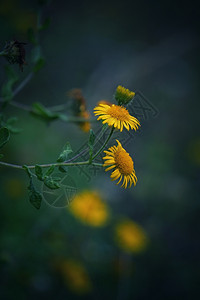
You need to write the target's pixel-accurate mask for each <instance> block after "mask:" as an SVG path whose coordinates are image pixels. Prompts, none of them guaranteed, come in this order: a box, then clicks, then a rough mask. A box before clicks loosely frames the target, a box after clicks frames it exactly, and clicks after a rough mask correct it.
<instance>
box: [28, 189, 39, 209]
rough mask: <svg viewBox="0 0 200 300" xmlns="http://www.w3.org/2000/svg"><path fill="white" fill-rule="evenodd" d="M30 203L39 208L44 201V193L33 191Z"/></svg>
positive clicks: (30, 195)
mask: <svg viewBox="0 0 200 300" xmlns="http://www.w3.org/2000/svg"><path fill="white" fill-rule="evenodd" d="M29 201H30V203H31V204H32V205H33V206H34V207H35V208H37V209H40V206H41V202H42V195H41V193H39V192H37V191H31V192H30V194H29Z"/></svg>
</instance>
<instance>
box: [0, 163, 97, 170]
mask: <svg viewBox="0 0 200 300" xmlns="http://www.w3.org/2000/svg"><path fill="white" fill-rule="evenodd" d="M0 165H1V166H6V167H10V168H15V169H20V170H24V168H23V166H21V165H15V164H10V163H6V162H3V161H0ZM83 165H89V161H80V162H74V163H64V162H63V163H53V164H43V165H39V166H40V167H41V168H49V167H51V166H55V167H60V166H66V167H67V166H83ZM92 165H93V166H97V167H101V166H102V164H99V163H92ZM27 167H28V168H29V169H35V166H27Z"/></svg>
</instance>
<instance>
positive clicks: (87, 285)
mask: <svg viewBox="0 0 200 300" xmlns="http://www.w3.org/2000/svg"><path fill="white" fill-rule="evenodd" d="M60 270H61V273H62V275H63V277H64V280H65V282H66V284H67V286H68V287H69V288H70V289H71V290H72V291H74V292H76V293H78V294H84V293H88V292H90V290H91V288H92V285H91V281H90V278H89V276H88V273H87V271H86V269H85V268H84V266H83V265H81V264H80V263H78V262H76V261H73V260H65V261H63V262H62V263H61V264H60Z"/></svg>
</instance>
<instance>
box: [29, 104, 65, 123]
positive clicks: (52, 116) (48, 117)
mask: <svg viewBox="0 0 200 300" xmlns="http://www.w3.org/2000/svg"><path fill="white" fill-rule="evenodd" d="M31 113H32V114H33V115H35V116H37V117H40V118H41V119H43V120H45V121H53V120H56V119H58V117H59V116H58V114H57V113H53V112H51V111H50V110H49V109H47V108H45V107H44V106H43V105H42V104H41V103H39V102H36V103H33V105H32V111H31Z"/></svg>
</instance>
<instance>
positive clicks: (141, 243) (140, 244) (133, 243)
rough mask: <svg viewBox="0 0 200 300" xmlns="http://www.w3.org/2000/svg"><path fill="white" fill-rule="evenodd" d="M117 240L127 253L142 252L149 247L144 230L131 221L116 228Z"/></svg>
mask: <svg viewBox="0 0 200 300" xmlns="http://www.w3.org/2000/svg"><path fill="white" fill-rule="evenodd" d="M115 240H116V242H117V244H118V245H119V247H120V248H122V249H123V250H124V251H126V252H135V253H136V252H141V251H143V250H144V249H145V248H146V246H147V240H148V238H147V234H146V232H145V231H144V229H143V228H142V227H141V226H139V225H138V224H137V223H135V222H133V221H132V220H130V219H125V220H122V221H120V222H119V223H118V224H117V225H116V227H115Z"/></svg>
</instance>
